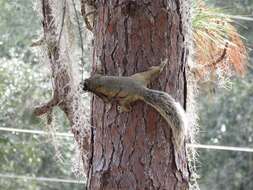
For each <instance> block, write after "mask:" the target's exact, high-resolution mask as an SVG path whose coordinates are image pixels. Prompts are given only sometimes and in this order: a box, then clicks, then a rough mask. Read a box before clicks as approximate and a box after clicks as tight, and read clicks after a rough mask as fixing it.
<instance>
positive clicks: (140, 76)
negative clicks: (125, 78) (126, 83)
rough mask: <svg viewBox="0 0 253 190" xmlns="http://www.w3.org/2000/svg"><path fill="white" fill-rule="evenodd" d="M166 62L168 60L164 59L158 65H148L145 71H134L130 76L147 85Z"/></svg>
mask: <svg viewBox="0 0 253 190" xmlns="http://www.w3.org/2000/svg"><path fill="white" fill-rule="evenodd" d="M167 63H168V60H167V59H165V60H164V61H161V64H160V65H158V66H152V67H149V68H148V70H147V71H144V72H141V73H136V74H134V75H132V76H131V78H132V79H134V80H135V81H138V82H139V83H140V84H142V85H143V86H145V87H147V85H148V84H149V83H150V82H151V81H152V80H154V78H156V77H157V76H158V75H159V74H160V73H161V72H162V71H163V69H164V67H165V65H166V64H167Z"/></svg>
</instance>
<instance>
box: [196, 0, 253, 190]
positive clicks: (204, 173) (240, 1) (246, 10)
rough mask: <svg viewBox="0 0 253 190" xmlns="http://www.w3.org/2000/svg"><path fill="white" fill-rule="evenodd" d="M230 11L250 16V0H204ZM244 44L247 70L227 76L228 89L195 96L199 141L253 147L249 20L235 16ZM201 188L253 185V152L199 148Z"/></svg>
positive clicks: (228, 189) (252, 37)
mask: <svg viewBox="0 0 253 190" xmlns="http://www.w3.org/2000/svg"><path fill="white" fill-rule="evenodd" d="M206 2H207V3H208V4H209V5H211V6H216V7H220V8H221V9H222V10H223V11H224V12H226V13H229V14H231V15H245V16H251V17H252V16H253V1H252V0H247V1H245V0H236V1H234V0H223V1H218V0H208V1H206ZM234 24H235V25H236V26H237V29H238V31H239V33H240V34H241V35H242V36H244V37H245V44H246V45H247V47H248V53H249V60H248V72H247V74H246V75H245V76H244V77H243V78H241V77H234V78H232V79H231V83H232V88H231V89H226V90H224V89H216V91H215V93H214V94H209V95H208V94H206V93H203V92H202V93H200V96H199V118H200V121H199V125H200V133H199V141H200V143H202V144H212V145H213V144H214V145H225V146H239V147H253V142H252V140H253V139H252V138H253V69H252V68H253V67H252V63H253V57H252V56H253V54H252V52H251V48H252V44H253V24H252V22H249V21H245V20H235V23H234ZM198 153H199V159H198V161H199V170H198V173H199V175H200V179H199V184H200V189H201V190H210V189H212V190H221V189H223V190H238V189H240V190H248V189H253V181H252V179H253V153H246V152H231V151H214V150H199V151H198Z"/></svg>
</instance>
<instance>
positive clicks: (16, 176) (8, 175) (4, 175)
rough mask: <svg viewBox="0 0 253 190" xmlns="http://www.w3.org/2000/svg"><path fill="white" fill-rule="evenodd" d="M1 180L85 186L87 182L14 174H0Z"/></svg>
mask: <svg viewBox="0 0 253 190" xmlns="http://www.w3.org/2000/svg"><path fill="white" fill-rule="evenodd" d="M0 178H11V179H23V180H34V181H46V182H58V183H77V184H85V182H84V181H81V180H73V179H59V178H47V177H32V176H22V175H14V174H1V173H0Z"/></svg>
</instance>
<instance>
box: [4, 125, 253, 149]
mask: <svg viewBox="0 0 253 190" xmlns="http://www.w3.org/2000/svg"><path fill="white" fill-rule="evenodd" d="M0 131H6V132H17V133H29V134H38V135H48V134H50V133H48V132H45V131H40V130H29V129H17V128H7V127H0ZM55 135H56V136H63V137H73V134H71V133H58V132H56V133H55ZM187 146H188V147H190V148H199V149H212V150H227V151H238V152H253V148H250V147H235V146H222V145H221V146H220V145H204V144H187Z"/></svg>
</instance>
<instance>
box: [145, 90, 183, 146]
mask: <svg viewBox="0 0 253 190" xmlns="http://www.w3.org/2000/svg"><path fill="white" fill-rule="evenodd" d="M143 98H144V101H145V102H146V103H147V104H149V105H150V106H152V107H153V108H155V109H156V110H157V111H158V112H159V113H160V114H161V115H162V117H163V118H164V119H165V120H166V121H167V123H168V125H169V126H171V129H172V133H173V141H174V143H175V145H176V148H177V149H180V148H181V147H182V145H183V143H184V139H185V136H186V127H187V126H186V125H187V122H186V116H185V111H184V110H183V108H182V107H181V105H180V104H179V103H178V102H176V101H175V99H174V98H172V97H171V96H170V95H169V94H167V93H165V92H162V91H157V90H152V89H148V88H146V90H145V93H144V97H143Z"/></svg>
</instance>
